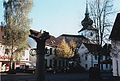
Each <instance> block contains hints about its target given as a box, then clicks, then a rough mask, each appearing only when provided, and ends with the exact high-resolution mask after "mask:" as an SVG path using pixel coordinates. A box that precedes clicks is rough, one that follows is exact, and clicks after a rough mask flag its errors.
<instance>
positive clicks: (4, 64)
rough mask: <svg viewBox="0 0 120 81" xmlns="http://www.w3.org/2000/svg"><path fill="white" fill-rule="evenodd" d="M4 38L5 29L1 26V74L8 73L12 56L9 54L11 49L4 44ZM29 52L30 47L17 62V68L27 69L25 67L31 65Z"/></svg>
mask: <svg viewBox="0 0 120 81" xmlns="http://www.w3.org/2000/svg"><path fill="white" fill-rule="evenodd" d="M3 37H4V27H3V26H0V72H4V71H8V70H9V67H10V59H11V54H9V53H10V52H9V49H8V48H7V46H5V45H4V43H3ZM29 51H30V47H28V48H27V49H26V50H24V51H23V52H22V56H21V57H20V60H14V61H15V68H16V67H21V68H23V67H24V68H25V65H27V64H28V63H29Z"/></svg>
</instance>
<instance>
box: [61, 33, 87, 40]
mask: <svg viewBox="0 0 120 81" xmlns="http://www.w3.org/2000/svg"><path fill="white" fill-rule="evenodd" d="M61 36H65V37H76V38H84V39H87V38H86V37H84V36H83V35H69V34H62V35H61Z"/></svg>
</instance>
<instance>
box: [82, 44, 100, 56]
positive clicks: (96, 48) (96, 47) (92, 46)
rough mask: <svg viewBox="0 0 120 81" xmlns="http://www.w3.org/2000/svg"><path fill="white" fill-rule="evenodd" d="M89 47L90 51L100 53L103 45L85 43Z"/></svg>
mask: <svg viewBox="0 0 120 81" xmlns="http://www.w3.org/2000/svg"><path fill="white" fill-rule="evenodd" d="M83 44H84V45H85V46H86V47H87V49H88V50H89V52H91V53H93V54H98V53H99V52H100V51H101V49H102V47H101V46H100V45H98V44H87V43H83Z"/></svg>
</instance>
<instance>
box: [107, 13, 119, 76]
mask: <svg viewBox="0 0 120 81" xmlns="http://www.w3.org/2000/svg"><path fill="white" fill-rule="evenodd" d="M109 38H110V39H111V58H112V66H113V71H112V72H113V76H119V77H120V13H118V14H117V17H116V19H115V22H114V25H113V28H112V31H111V34H110V37H109Z"/></svg>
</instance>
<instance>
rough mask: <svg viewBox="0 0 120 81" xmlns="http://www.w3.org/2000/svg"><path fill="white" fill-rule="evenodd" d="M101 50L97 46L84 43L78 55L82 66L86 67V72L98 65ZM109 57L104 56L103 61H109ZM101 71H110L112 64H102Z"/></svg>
mask: <svg viewBox="0 0 120 81" xmlns="http://www.w3.org/2000/svg"><path fill="white" fill-rule="evenodd" d="M99 48H101V47H100V46H99V45H97V44H87V43H82V44H81V46H80V47H79V48H78V54H79V57H80V62H79V63H80V65H81V66H82V67H84V68H85V69H86V70H89V69H90V67H94V65H96V64H98V57H99V56H98V52H99ZM109 58H110V57H109V56H106V55H104V54H103V55H102V56H101V61H103V60H107V59H109ZM100 69H101V71H110V70H111V69H112V68H111V64H108V63H106V64H105V63H101V64H100Z"/></svg>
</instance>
